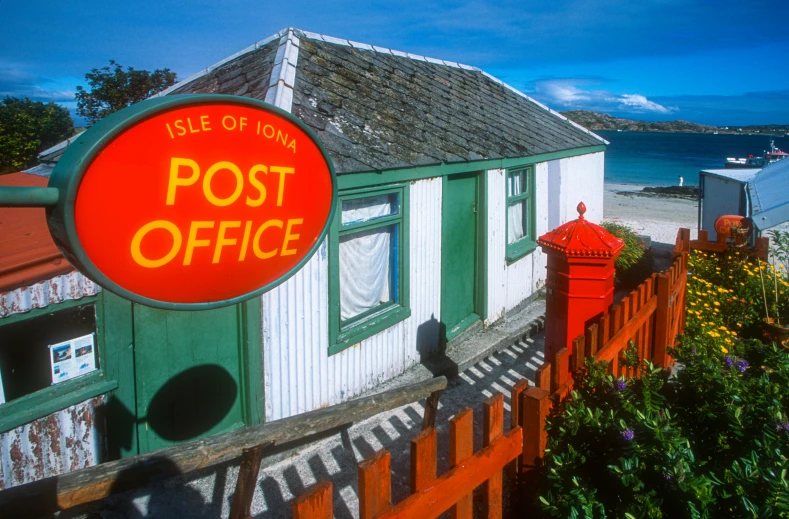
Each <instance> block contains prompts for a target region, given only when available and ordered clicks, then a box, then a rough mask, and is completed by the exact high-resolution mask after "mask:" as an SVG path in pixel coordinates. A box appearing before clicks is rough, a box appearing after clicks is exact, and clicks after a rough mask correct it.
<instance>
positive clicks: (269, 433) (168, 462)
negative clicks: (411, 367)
mask: <svg viewBox="0 0 789 519" xmlns="http://www.w3.org/2000/svg"><path fill="white" fill-rule="evenodd" d="M446 386H447V379H446V377H436V378H433V379H430V380H426V381H424V382H419V383H417V384H411V385H408V386H404V387H401V388H397V389H393V390H390V391H384V392H383V393H378V394H375V395H371V396H368V397H365V398H358V399H356V400H351V401H350V402H345V403H342V404H338V405H335V406H331V407H325V408H323V409H317V410H315V411H310V412H307V413H303V414H300V415H297V416H293V417H290V418H285V419H282V420H276V421H272V422H267V423H265V424H262V425H257V426H253V427H247V428H244V429H238V430H235V431H232V432H229V433H226V434H220V435H217V436H211V437H208V438H204V439H201V440H197V441H194V442H189V443H183V444H180V445H176V446H173V447H168V448H166V449H161V450H158V451H154V452H150V453H147V454H142V455H139V456H133V457H129V458H124V459H121V460H118V461H111V462H108V463H103V464H101V465H96V466H94V467H88V468H85V469H81V470H77V471H74V472H70V473H68V474H63V475H60V476H53V477H50V478H46V479H42V480H39V481H34V482H32V483H28V484H25V485H19V486H17V487H13V488H10V489H7V490H4V491H2V492H0V510H3V511H4V512H6V513H7V514H8V515H9V516H11V517H17V518H23V517H39V516H41V515H46V514H51V513H53V512H56V511H58V510H67V509H69V508H73V507H75V506H77V505H80V504H85V503H90V502H92V501H96V500H98V499H102V498H104V497H107V496H109V495H112V494H115V493H118V492H124V491H126V490H132V489H135V488H140V487H144V486H146V485H148V484H149V483H152V482H154V481H158V480H161V479H165V478H168V477H171V476H177V475H179V474H185V473H188V472H192V471H194V470H198V469H202V468H205V467H209V466H211V465H215V464H218V463H222V462H225V461H230V460H233V459H236V458H238V457H239V455H240V453H241V451H242V450H243V449H249V448H252V447H255V446H257V445H260V444H261V443H262V442H264V441H273V442H275V443H276V444H277V445H282V444H286V443H288V442H290V441H294V440H298V439H303V438H305V437H309V436H311V435H315V434H318V433H321V432H324V431H328V430H330V429H334V428H336V427H339V426H341V425H345V424H349V423H353V422H356V421H361V420H365V419H367V418H369V417H371V416H374V415H376V414H379V413H382V412H384V411H389V410H391V409H396V408H398V407H401V406H403V405H405V404H409V403H411V402H415V401H417V400H421V399H422V398H426V397H427V396H429V395H430V394H431V393H433V392H434V391H439V390H441V389H444V388H446ZM121 475H122V478H121ZM42 495H46V496H52V497H51V499H41V496H42Z"/></svg>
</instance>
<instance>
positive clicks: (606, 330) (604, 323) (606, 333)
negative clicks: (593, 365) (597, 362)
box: [595, 314, 611, 358]
mask: <svg viewBox="0 0 789 519" xmlns="http://www.w3.org/2000/svg"><path fill="white" fill-rule="evenodd" d="M598 331H599V332H600V337H599V338H598V340H597V352H598V353H599V352H600V350H602V349H604V348H605V345H606V344H608V341H609V340H610V339H611V314H605V315H604V316H603V318H602V319H600V328H599V330H598ZM595 358H597V355H595Z"/></svg>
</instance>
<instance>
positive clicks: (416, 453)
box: [411, 428, 437, 494]
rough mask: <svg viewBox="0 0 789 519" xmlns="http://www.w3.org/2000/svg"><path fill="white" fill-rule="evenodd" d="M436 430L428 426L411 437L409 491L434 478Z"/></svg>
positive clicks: (415, 489) (422, 485) (423, 485)
mask: <svg viewBox="0 0 789 519" xmlns="http://www.w3.org/2000/svg"><path fill="white" fill-rule="evenodd" d="M436 461H437V452H436V430H435V429H433V428H430V429H428V430H426V431H422V432H421V433H419V434H418V435H417V436H416V437H415V438H412V439H411V493H412V494H413V493H415V492H419V491H420V490H422V489H424V488H425V487H427V486H428V485H429V484H430V483H432V482H433V480H434V479H436Z"/></svg>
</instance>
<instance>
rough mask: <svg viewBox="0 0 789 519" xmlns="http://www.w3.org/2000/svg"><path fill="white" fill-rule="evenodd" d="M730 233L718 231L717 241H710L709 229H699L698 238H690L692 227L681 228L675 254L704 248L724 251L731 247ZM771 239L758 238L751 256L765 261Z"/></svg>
mask: <svg viewBox="0 0 789 519" xmlns="http://www.w3.org/2000/svg"><path fill="white" fill-rule="evenodd" d="M728 240H729V235H728V234H724V233H718V239H717V241H710V239H709V233H708V232H707V231H699V235H698V239H695V240H691V239H690V229H680V230H679V231H678V232H677V241H676V244H675V245H674V254H681V253H683V252H687V253H689V252H690V251H691V250H703V251H707V252H724V251H726V249H727V248H728V247H729V243H728ZM769 245H770V240H769V239H767V238H764V237H763V238H756V240H755V241H754V246H753V248H749V249H748V252H749V253H750V255H751V256H756V257H758V258H760V259H762V260H764V261H766V260H767V253H768V251H769Z"/></svg>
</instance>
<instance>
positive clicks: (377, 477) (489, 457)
mask: <svg viewBox="0 0 789 519" xmlns="http://www.w3.org/2000/svg"><path fill="white" fill-rule="evenodd" d="M473 428H474V419H473V413H472V410H471V409H470V408H466V409H464V410H463V411H461V412H460V413H458V414H456V415H455V416H454V417H453V418H452V420H450V422H449V450H450V467H451V468H450V469H449V471H448V472H446V473H445V474H443V475H441V476H438V475H437V474H436V464H437V452H436V430H435V428H432V427H430V428H428V429H426V430H424V431H422V433H421V434H419V435H418V436H416V437H415V438H413V439H412V440H411V495H410V496H409V497H408V498H406V499H405V500H403V501H401V502H400V503H397V504H393V503H392V486H391V471H390V459H391V456H390V454H389V452H388V451H387V450H386V449H382V450H380V451H378V452H377V453H376V454H375V455H374V456H372V457H371V458H369V459H367V460H365V461H364V462H362V463H361V464H359V517H360V518H361V519H374V518H375V519H385V518H386V519H394V518H403V519H404V518H414V517H419V518H420V519H430V518H433V517H438V516H439V515H441V514H443V513H444V512H446V511H447V510H451V512H452V517H453V518H456V519H471V518H472V517H473V506H472V505H473V503H472V496H473V491H474V489H475V488H477V487H478V486H480V485H484V486H485V488H484V496H485V510H486V516H485V517H487V518H489V519H494V518H501V517H502V491H503V489H502V481H503V469H504V467H505V466H506V465H507V464H508V463H510V462H511V461H513V460H514V459H515V458H517V457H518V456H520V454H521V451H522V449H523V433H522V431H521V428H520V427H513V428H512V429H510V430H509V431H508V432H506V433H505V432H504V396H503V395H502V394H501V393H499V394H497V395H494V396H492V397H491V398H489V399H488V400H486V401H485V403H484V419H483V448H482V449H481V450H480V451H479V452H477V453H476V454H475V453H474V452H473V450H474V448H473V445H474V441H473V440H474V437H473V433H474V431H473ZM332 514H333V503H332V483H331V482H330V481H321V482H320V483H318V484H316V485H314V486H312V487H310V488H309V489H308V490H307V492H305V493H304V494H302V495H301V496H299V497H298V498H296V500H294V501H293V517H294V518H295V519H330V518H331V517H333V515H332Z"/></svg>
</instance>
